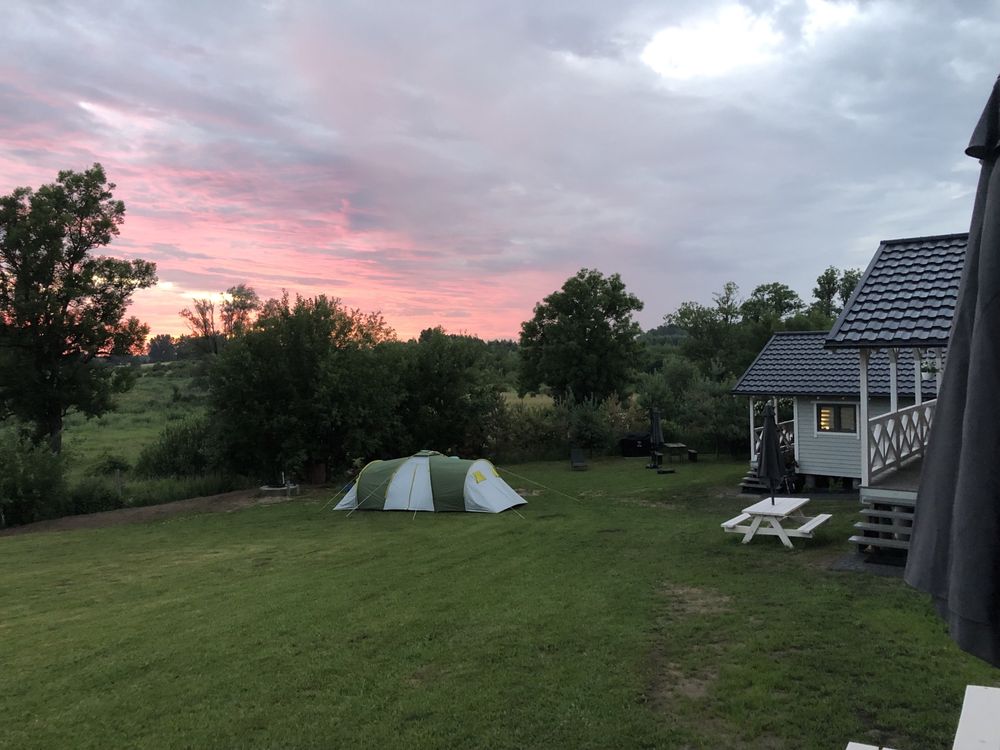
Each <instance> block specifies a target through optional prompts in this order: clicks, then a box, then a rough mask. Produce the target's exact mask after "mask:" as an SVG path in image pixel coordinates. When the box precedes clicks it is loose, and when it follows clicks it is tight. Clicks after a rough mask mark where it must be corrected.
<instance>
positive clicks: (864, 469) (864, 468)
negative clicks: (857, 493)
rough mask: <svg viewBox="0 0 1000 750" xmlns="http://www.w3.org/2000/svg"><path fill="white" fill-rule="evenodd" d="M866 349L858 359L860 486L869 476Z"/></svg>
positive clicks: (859, 353) (865, 484) (860, 352)
mask: <svg viewBox="0 0 1000 750" xmlns="http://www.w3.org/2000/svg"><path fill="white" fill-rule="evenodd" d="M868 354H869V352H868V350H867V349H859V350H858V359H859V360H860V364H861V384H860V385H861V388H860V391H861V399H860V401H861V403H860V405H859V406H860V409H859V411H860V414H859V415H858V416H859V417H860V419H859V420H858V421H859V422H860V424H859V425H858V431H859V436H860V437H861V486H862V487H867V486H868V481H869V479H870V477H871V466H870V462H871V459H870V458H869V456H868Z"/></svg>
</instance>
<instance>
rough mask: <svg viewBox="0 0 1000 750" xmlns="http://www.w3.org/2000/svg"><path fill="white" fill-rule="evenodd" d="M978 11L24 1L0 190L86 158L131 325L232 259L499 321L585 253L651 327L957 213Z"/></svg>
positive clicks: (316, 284)
mask: <svg viewBox="0 0 1000 750" xmlns="http://www.w3.org/2000/svg"><path fill="white" fill-rule="evenodd" d="M942 13H945V11H942ZM994 15H995V14H994ZM997 28H998V21H997V18H994V17H990V18H980V17H978V16H975V14H972V15H969V17H968V18H961V19H952V18H950V17H948V16H940V17H939V15H935V14H934V13H931V12H929V11H927V10H926V9H922V10H921V11H920V12H917V11H915V10H914V9H913V8H912V6H911V5H909V4H906V3H903V2H898V1H895V0H885V2H878V3H871V4H867V3H864V4H863V3H858V2H853V1H849V0H790V1H786V0H782V2H774V3H766V2H765V3H756V4H753V5H752V6H751V5H748V4H743V3H740V2H733V1H732V0H726V1H724V2H720V3H708V4H704V3H702V4H695V5H693V6H690V7H689V8H688V9H687V10H684V9H681V8H675V7H673V6H672V5H671V4H667V5H664V4H662V3H648V2H644V1H643V0H635V1H634V2H632V1H630V2H627V3H624V4H622V5H621V6H620V7H619V6H618V5H614V4H611V5H606V6H601V5H600V4H598V5H597V6H593V7H590V6H587V7H584V6H580V7H577V6H575V5H566V6H564V7H562V8H557V7H555V6H553V7H548V6H545V7H543V6H539V5H537V4H531V3H526V4H521V3H512V4H506V3H504V4H499V5H497V4H469V5H467V6H462V10H461V11H459V10H458V9H457V8H456V9H455V10H454V12H453V13H451V14H448V13H429V12H427V10H426V9H425V8H424V7H423V6H421V4H419V3H413V4H402V5H398V6H394V7H393V8H392V9H387V8H383V7H379V4H368V5H366V4H360V5H344V4H328V3H322V2H312V1H311V0H292V1H289V2H273V3H262V4H252V5H246V6H243V5H241V6H239V7H238V8H236V7H233V6H229V5H227V4H224V3H204V4H195V5H190V4H182V3H177V4H174V3H155V2H151V3H140V4H121V5H118V4H116V3H114V2H113V3H112V4H111V6H109V7H108V8H107V9H106V11H105V12H103V13H100V14H98V13H95V12H94V11H93V10H92V9H88V7H86V4H83V5H76V4H69V5H61V6H55V5H49V4H46V3H20V4H14V5H12V6H11V8H10V9H9V12H8V17H7V18H6V19H5V24H4V25H3V27H2V28H0V132H2V133H3V138H2V140H0V193H7V192H9V191H10V190H12V189H13V188H14V187H16V186H20V185H28V186H33V187H37V186H39V185H40V184H43V183H45V182H51V181H52V180H54V179H55V177H56V174H57V173H58V171H59V170H62V169H74V170H82V169H85V168H87V167H89V166H90V165H91V164H92V163H94V162H100V163H101V164H103V166H104V167H105V170H106V172H107V174H108V177H109V179H110V180H111V181H113V182H115V183H116V184H117V189H116V191H115V194H116V197H118V198H120V199H121V200H123V201H124V202H125V205H126V219H125V224H124V226H123V227H122V232H121V236H120V237H118V238H117V239H116V240H115V241H114V243H113V244H112V246H111V247H110V248H109V250H108V252H109V253H110V254H117V255H122V256H127V257H138V258H145V259H148V260H151V261H155V262H156V264H157V267H158V275H159V279H160V283H159V284H158V285H157V286H156V287H155V288H153V289H150V290H147V291H144V292H141V293H139V294H138V295H137V296H136V298H135V303H134V305H133V307H132V310H131V312H132V313H133V314H135V315H138V316H139V317H140V318H141V319H143V320H145V321H148V322H149V323H150V325H151V327H152V329H153V332H154V333H163V332H168V333H173V334H178V333H181V332H183V331H184V324H183V320H182V319H181V318H180V316H179V315H178V312H179V311H180V310H181V309H182V308H184V307H188V306H190V305H191V299H192V298H193V297H203V296H206V295H210V294H218V293H220V292H223V291H224V290H225V289H227V288H229V287H231V286H234V285H236V284H240V283H245V284H249V285H250V286H252V287H254V288H255V289H256V290H257V292H258V293H259V295H260V296H261V297H263V298H267V297H271V296H276V295H279V294H281V292H282V290H287V291H289V292H290V293H291V294H296V293H297V294H301V295H307V296H311V295H316V294H327V295H330V296H333V297H338V298H340V299H341V300H342V301H343V303H344V304H345V305H347V306H348V307H353V308H360V309H362V310H365V311H370V310H381V311H382V313H383V315H384V316H385V318H386V319H387V321H388V322H389V324H390V325H391V326H393V327H394V328H395V329H396V330H397V331H398V333H399V334H400V335H401V336H403V337H409V336H413V335H416V334H417V333H418V332H419V331H420V330H421V329H423V328H426V327H429V326H434V325H442V326H444V327H445V328H446V329H447V330H449V331H453V332H467V333H474V334H478V335H480V336H483V337H486V338H492V337H516V336H517V334H518V331H519V327H520V324H521V322H522V321H524V320H527V319H529V318H530V317H531V315H532V308H533V306H534V305H535V304H536V303H537V302H538V301H540V300H541V299H542V298H543V297H544V296H546V295H547V294H549V293H551V292H552V291H554V290H556V289H558V288H559V287H560V285H561V284H562V283H563V282H564V281H565V280H566V279H567V278H568V277H570V276H571V275H573V274H574V273H575V272H576V271H577V270H579V269H580V268H583V267H588V268H597V269H599V270H601V271H602V272H604V273H606V274H610V273H615V272H617V273H620V274H621V275H622V277H623V279H624V281H625V283H626V285H627V286H628V288H629V290H630V291H632V292H634V293H635V294H637V295H638V296H639V297H640V299H642V300H643V301H644V302H645V303H646V307H645V309H644V310H643V312H642V313H641V314H640V315H639V320H640V322H641V324H642V325H643V327H645V328H649V327H653V326H656V325H658V324H659V323H660V322H662V320H663V316H664V314H666V313H669V312H671V311H672V310H674V309H676V308H677V306H678V305H679V304H680V303H681V302H683V301H685V300H691V299H694V300H701V301H706V302H707V301H709V300H710V299H711V295H712V293H713V292H714V291H716V290H718V289H719V288H721V286H722V284H723V283H725V282H726V281H728V280H733V281H736V282H737V283H739V285H740V286H741V288H742V289H743V290H744V291H745V292H748V291H749V290H750V289H752V288H753V286H754V285H756V284H759V283H764V282H770V281H776V280H780V281H782V282H784V283H787V284H789V285H791V286H792V287H793V288H795V289H796V290H797V291H799V293H800V294H801V295H802V296H803V297H805V298H808V297H809V294H810V292H811V288H812V285H813V282H814V279H815V278H816V275H817V274H818V273H819V272H820V271H821V270H822V269H823V268H824V267H825V266H827V265H829V264H830V263H832V262H835V263H837V264H838V265H840V266H858V265H863V264H864V263H865V262H866V261H867V259H868V258H869V257H870V256H871V253H872V251H873V248H874V246H875V244H876V243H877V240H878V239H880V238H882V237H894V236H905V235H912V236H917V235H922V234H936V233H943V232H952V231H962V230H963V229H965V228H966V226H965V225H966V224H967V220H968V217H967V203H968V200H967V199H968V196H969V194H970V191H971V190H972V189H973V184H974V175H971V174H970V173H969V172H967V171H957V170H955V169H954V164H956V163H957V162H959V161H961V159H962V157H961V150H962V148H963V147H964V141H965V140H967V137H968V134H967V133H966V132H965V130H966V124H965V123H966V122H967V121H968V119H969V117H970V116H972V115H974V114H975V112H976V111H977V108H978V107H979V106H980V101H979V100H980V98H981V91H982V90H983V88H984V86H986V85H988V84H989V83H990V82H991V80H992V76H994V75H995V71H994V70H993V66H994V62H993V61H992V59H991V58H990V53H989V50H990V49H991V48H990V45H989V43H988V42H989V41H990V40H991V39H992V38H993V35H994V31H995V30H996V29H997ZM903 34H905V35H907V36H906V40H903V39H902V35H903ZM894 40H898V43H896V41H894ZM922 40H924V41H922ZM915 122H919V123H920V127H913V123H915Z"/></svg>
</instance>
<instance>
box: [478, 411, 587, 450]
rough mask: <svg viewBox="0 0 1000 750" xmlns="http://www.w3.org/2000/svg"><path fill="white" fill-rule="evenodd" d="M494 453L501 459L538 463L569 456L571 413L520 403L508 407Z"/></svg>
mask: <svg viewBox="0 0 1000 750" xmlns="http://www.w3.org/2000/svg"><path fill="white" fill-rule="evenodd" d="M505 411H506V414H505V416H504V425H505V427H504V429H502V430H500V431H499V432H498V437H497V440H496V443H495V445H494V446H493V451H492V453H493V454H494V455H495V457H496V458H497V459H498V460H502V461H509V462H517V461H537V460H542V459H557V458H565V457H566V456H568V455H569V410H568V409H567V408H566V407H565V406H563V405H556V404H546V405H530V404H525V403H523V402H520V401H517V402H514V403H513V404H510V405H509V406H507V408H506V410H505Z"/></svg>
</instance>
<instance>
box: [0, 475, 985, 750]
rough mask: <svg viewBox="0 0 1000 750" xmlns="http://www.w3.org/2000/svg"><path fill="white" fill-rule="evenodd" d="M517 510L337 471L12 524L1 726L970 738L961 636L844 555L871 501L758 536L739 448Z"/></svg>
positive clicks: (83, 738)
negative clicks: (384, 507)
mask: <svg viewBox="0 0 1000 750" xmlns="http://www.w3.org/2000/svg"><path fill="white" fill-rule="evenodd" d="M510 469H511V470H512V471H513V472H514V473H516V474H517V475H519V476H514V475H513V474H507V478H508V481H510V482H511V484H512V485H513V486H515V487H518V488H523V489H527V490H534V489H537V488H536V487H535V486H534V485H532V484H531V483H529V482H528V481H526V479H522V478H521V477H524V478H530V479H533V480H535V481H536V482H540V483H541V484H543V485H546V486H547V487H551V488H553V489H557V490H559V491H560V492H564V493H567V494H568V495H572V496H576V497H578V499H573V498H569V497H566V496H564V495H562V494H559V493H557V492H554V491H547V490H546V491H540V493H539V494H530V496H529V497H528V500H529V505H527V506H524V507H523V508H522V509H521V511H520V515H517V514H515V513H511V512H508V513H504V514H502V515H499V516H486V515H472V514H438V515H432V514H418V515H417V516H416V517H414V516H413V515H412V514H407V513H379V512H357V513H354V514H353V515H351V516H350V517H348V516H347V515H346V514H343V513H333V512H331V511H329V510H328V509H324V507H323V506H324V504H325V503H326V501H327V500H328V499H329V494H328V493H317V494H314V495H312V496H307V497H305V498H303V499H300V500H296V501H292V502H286V503H281V504H276V505H265V506H258V507H254V508H250V509H247V510H242V511H237V512H232V513H218V514H204V515H192V516H186V517H177V518H175V519H172V520H169V521H165V522H157V523H148V524H143V525H133V526H118V527H112V528H106V529H97V530H85V531H73V532H59V533H39V534H27V535H23V536H14V537H5V538H0V569H2V570H3V575H2V576H0V664H2V668H0V696H2V702H3V706H4V711H3V714H4V718H3V721H2V722H0V747H11V748H55V747H92V748H109V747H177V748H183V747H289V748H298V747H316V748H333V747H345V748H346V747H352V748H358V747H371V748H385V747H405V748H439V747H453V748H460V747H461V748H465V747H489V748H532V747H537V748H641V747H660V748H742V747H745V748H771V749H773V748H843V747H844V746H845V745H846V744H847V741H848V740H850V739H856V740H863V741H868V742H871V743H873V744H877V743H879V742H885V743H890V744H891V746H893V747H898V748H900V750H930V749H932V748H945V747H950V741H951V738H952V737H953V734H954V729H955V725H956V722H957V719H958V712H959V708H960V705H961V701H962V695H963V690H964V687H965V685H966V684H968V683H975V684H986V685H991V684H992V685H996V684H998V677H1000V673H998V672H997V671H996V670H991V669H990V668H988V667H987V666H985V665H983V664H981V663H980V662H977V661H976V660H975V659H973V658H972V657H969V656H966V655H964V654H962V653H961V652H959V651H958V650H957V649H956V648H955V647H954V646H953V645H952V644H951V642H950V641H949V640H948V639H947V637H946V636H945V633H944V630H943V627H942V625H941V624H940V623H939V622H938V621H937V620H936V619H935V618H934V616H933V615H932V612H931V607H930V605H929V603H928V601H927V600H926V599H925V598H924V597H923V596H921V595H920V594H917V593H915V592H913V591H911V590H910V589H908V588H907V587H906V586H905V584H903V583H902V581H900V580H898V579H893V578H879V577H875V576H870V575H863V574H858V573H842V572H832V571H830V570H828V565H829V564H830V562H831V561H832V560H834V559H836V558H838V557H839V556H841V555H843V554H845V553H846V552H848V548H847V544H846V539H847V537H848V535H849V529H850V525H851V522H852V521H853V520H854V518H853V516H855V515H856V513H855V511H856V507H857V500H856V499H853V500H851V499H838V498H832V497H828V498H826V499H824V498H822V497H821V496H820V497H817V498H816V499H815V500H814V501H813V503H812V506H811V507H814V508H815V510H816V511H825V512H832V513H834V519H833V520H832V521H831V522H830V523H828V524H827V525H826V526H824V527H823V529H822V530H821V532H820V533H819V535H818V536H817V538H816V539H815V540H812V541H811V542H802V541H799V542H797V545H798V546H797V548H796V549H795V550H794V551H788V550H786V549H784V548H783V547H781V545H780V543H779V542H778V540H776V539H774V538H758V539H757V540H755V541H754V542H753V543H752V544H750V545H745V546H744V545H741V544H740V543H739V538H738V537H736V536H735V535H727V534H723V532H722V531H721V529H720V528H719V523H720V522H721V521H723V520H725V519H726V518H728V517H730V516H731V515H733V514H734V513H735V512H736V511H738V509H739V508H740V507H741V506H742V505H744V504H746V498H741V497H739V496H737V495H735V493H734V488H735V487H736V484H737V479H738V476H739V475H740V474H741V473H742V471H743V469H744V464H742V463H739V464H737V463H714V462H706V461H703V462H701V463H699V464H696V465H695V464H683V465H679V466H678V472H677V473H676V474H674V475H669V476H658V475H656V474H654V473H653V472H649V471H646V470H644V469H643V468H642V461H641V459H633V460H625V459H617V460H613V459H609V460H605V461H596V462H593V463H592V464H591V468H590V470H589V471H587V472H576V473H574V472H570V471H569V469H568V464H567V463H562V462H561V463H535V464H528V465H520V466H513V467H510Z"/></svg>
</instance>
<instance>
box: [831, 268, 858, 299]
mask: <svg viewBox="0 0 1000 750" xmlns="http://www.w3.org/2000/svg"><path fill="white" fill-rule="evenodd" d="M859 281H861V269H860V268H846V269H844V271H843V272H841V275H840V281H839V282H838V283H837V296H838V297H840V304H841V305H842V306H843V305H846V304H847V302H848V300H850V299H851V295H852V294H854V288H855V287H856V286H857V285H858V282H859Z"/></svg>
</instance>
